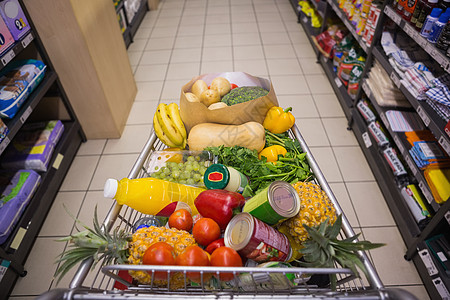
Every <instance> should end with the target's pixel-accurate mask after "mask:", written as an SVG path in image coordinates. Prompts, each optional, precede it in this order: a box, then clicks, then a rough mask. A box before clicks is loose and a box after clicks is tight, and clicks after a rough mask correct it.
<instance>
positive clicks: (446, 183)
mask: <svg viewBox="0 0 450 300" xmlns="http://www.w3.org/2000/svg"><path fill="white" fill-rule="evenodd" d="M424 176H425V180H426V181H427V183H428V186H429V187H430V190H431V194H432V195H433V198H434V200H435V201H436V202H437V203H439V204H441V203H443V202H445V201H447V200H448V199H449V198H450V164H445V165H440V164H432V165H430V166H428V167H427V168H426V169H425V171H424Z"/></svg>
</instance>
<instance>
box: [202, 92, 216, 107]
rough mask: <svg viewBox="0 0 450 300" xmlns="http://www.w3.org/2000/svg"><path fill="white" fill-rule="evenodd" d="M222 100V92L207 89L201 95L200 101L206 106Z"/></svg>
mask: <svg viewBox="0 0 450 300" xmlns="http://www.w3.org/2000/svg"><path fill="white" fill-rule="evenodd" d="M219 101H220V94H219V92H218V91H216V90H206V91H204V92H203V93H202V94H201V95H200V102H201V103H203V104H205V105H206V106H210V105H211V104H213V103H216V102H219Z"/></svg>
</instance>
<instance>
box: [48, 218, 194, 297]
mask: <svg viewBox="0 0 450 300" xmlns="http://www.w3.org/2000/svg"><path fill="white" fill-rule="evenodd" d="M77 222H79V221H78V220H77ZM83 227H84V228H85V229H86V230H85V231H81V232H77V233H75V234H73V235H70V236H67V237H64V238H62V239H59V241H70V243H71V244H70V246H71V247H72V249H70V250H67V251H65V252H64V253H62V254H61V255H60V259H59V260H58V261H57V262H61V265H60V266H59V268H58V270H57V271H56V273H55V276H59V280H60V279H61V278H62V277H63V276H64V275H65V274H66V273H67V272H68V271H69V270H70V268H72V267H73V266H75V265H76V264H77V263H79V262H81V261H83V260H84V259H86V258H90V257H93V258H94V264H93V266H92V268H94V267H95V265H96V264H97V263H98V262H99V261H100V260H102V259H103V263H104V264H111V263H117V264H127V263H128V264H134V265H140V264H142V258H143V256H144V253H145V251H146V250H147V249H148V247H150V246H151V245H153V244H154V243H156V242H167V243H168V244H170V245H171V246H172V247H173V248H174V250H175V253H176V255H179V254H180V253H181V252H183V251H184V249H185V248H186V247H188V246H190V245H195V240H194V237H193V236H192V235H191V234H190V233H188V232H187V231H184V230H177V229H170V228H166V227H154V226H152V227H146V228H141V229H139V230H137V231H136V232H135V233H133V234H130V233H128V232H125V231H124V230H118V228H116V229H115V230H114V231H113V234H112V235H111V234H110V233H107V232H103V231H102V229H101V227H100V224H99V222H98V219H97V212H96V211H95V212H94V228H93V229H91V228H89V227H88V226H86V225H83ZM129 273H130V275H131V277H133V278H134V279H136V280H137V281H138V282H139V283H141V284H150V283H151V275H150V274H148V273H147V272H142V271H129ZM153 284H154V285H156V286H167V281H161V280H160V281H154V282H153ZM183 286H184V277H183V275H182V274H181V273H178V274H175V275H174V276H173V277H172V278H171V285H170V288H172V289H177V288H181V287H183Z"/></svg>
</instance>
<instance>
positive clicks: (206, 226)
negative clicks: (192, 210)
mask: <svg viewBox="0 0 450 300" xmlns="http://www.w3.org/2000/svg"><path fill="white" fill-rule="evenodd" d="M192 235H193V236H194V239H195V240H196V241H197V243H199V244H200V245H202V246H207V245H209V244H210V243H211V242H213V241H215V240H217V239H218V238H219V237H220V227H219V225H218V224H217V223H216V221H214V220H213V219H210V218H201V219H200V220H198V221H197V222H196V223H195V224H194V228H193V229H192Z"/></svg>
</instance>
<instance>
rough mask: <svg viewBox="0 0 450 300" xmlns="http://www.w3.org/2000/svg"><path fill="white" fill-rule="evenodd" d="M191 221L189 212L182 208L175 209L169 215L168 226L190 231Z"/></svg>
mask: <svg viewBox="0 0 450 300" xmlns="http://www.w3.org/2000/svg"><path fill="white" fill-rule="evenodd" d="M193 222H194V221H193V220H192V216H191V213H190V212H189V211H188V210H187V209H184V208H182V209H179V210H177V211H175V212H174V213H173V214H171V215H170V217H169V227H170V228H176V229H179V230H186V231H191V229H192V223H193Z"/></svg>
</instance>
